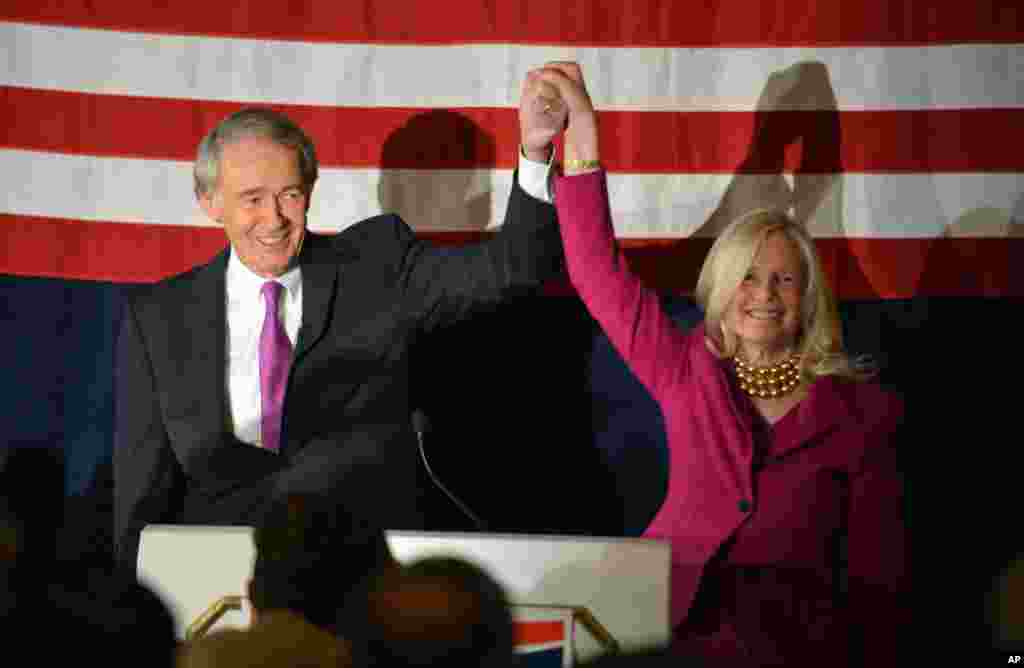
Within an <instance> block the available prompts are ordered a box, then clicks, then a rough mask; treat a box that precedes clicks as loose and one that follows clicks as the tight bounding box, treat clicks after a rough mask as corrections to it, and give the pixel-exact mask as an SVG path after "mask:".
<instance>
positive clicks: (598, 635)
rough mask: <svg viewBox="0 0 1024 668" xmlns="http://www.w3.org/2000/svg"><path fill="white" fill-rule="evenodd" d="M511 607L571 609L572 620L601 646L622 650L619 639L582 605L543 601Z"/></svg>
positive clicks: (617, 651) (607, 649)
mask: <svg viewBox="0 0 1024 668" xmlns="http://www.w3.org/2000/svg"><path fill="white" fill-rule="evenodd" d="M512 607H513V608H554V609H556V610H570V611H572V621H573V622H579V623H580V625H582V626H583V628H585V629H586V630H587V631H588V632H589V633H590V635H592V636H594V638H595V639H596V640H597V642H598V643H600V644H601V647H603V648H604V650H605V651H606V652H608V653H609V654H618V653H619V652H621V651H622V646H621V645H620V644H619V641H618V640H616V639H615V636H613V635H612V634H611V633H610V632H609V631H608V629H607V628H605V626H604V624H602V623H601V622H599V621H598V620H597V617H595V616H594V613H592V612H591V611H590V609H589V608H586V607H584V606H582V605H554V604H543V603H514V604H513V605H512Z"/></svg>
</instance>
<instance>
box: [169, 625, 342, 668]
mask: <svg viewBox="0 0 1024 668" xmlns="http://www.w3.org/2000/svg"><path fill="white" fill-rule="evenodd" d="M350 665H351V659H350V657H349V654H348V649H347V645H346V643H345V641H344V640H342V639H339V638H336V637H335V636H334V635H333V634H331V633H329V632H327V631H325V630H324V629H321V628H319V627H317V626H313V625H312V624H310V623H309V622H308V621H306V620H305V619H303V618H302V617H300V616H299V615H297V614H295V613H292V612H291V611H274V612H270V613H268V614H267V615H265V619H263V620H262V621H261V622H260V623H259V624H257V625H254V626H252V627H250V628H248V629H221V630H218V631H215V632H213V633H211V634H210V635H208V636H204V637H202V638H199V639H197V640H194V641H193V642H191V643H189V644H188V645H187V646H185V647H183V648H182V650H181V652H180V654H179V658H178V668H342V667H345V666H350Z"/></svg>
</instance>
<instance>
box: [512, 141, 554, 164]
mask: <svg viewBox="0 0 1024 668" xmlns="http://www.w3.org/2000/svg"><path fill="white" fill-rule="evenodd" d="M552 149H553V147H552V146H551V144H547V145H545V146H544V147H543V148H531V147H529V146H527V145H526V144H520V145H519V152H520V153H521V154H522V156H523V157H524V158H526V159H527V160H529V161H531V162H539V163H541V164H545V165H546V164H547V163H549V162H550V161H551V151H552Z"/></svg>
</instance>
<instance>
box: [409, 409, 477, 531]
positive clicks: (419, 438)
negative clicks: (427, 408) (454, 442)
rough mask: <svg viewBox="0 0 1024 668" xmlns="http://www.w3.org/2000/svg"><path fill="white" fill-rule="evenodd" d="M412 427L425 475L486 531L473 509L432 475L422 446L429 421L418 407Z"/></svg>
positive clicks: (414, 413) (428, 427) (475, 523)
mask: <svg viewBox="0 0 1024 668" xmlns="http://www.w3.org/2000/svg"><path fill="white" fill-rule="evenodd" d="M412 428H413V431H415V432H416V442H417V443H418V444H419V449H420V459H422V460H423V466H424V468H426V469H427V475H429V476H430V479H431V480H433V481H434V484H435V485H437V486H438V488H439V489H440V490H441V491H442V492H444V493H445V495H447V496H448V498H449V499H451V500H452V503H454V504H455V505H456V506H458V507H459V510H461V511H462V513H463V514H464V515H465V516H466V517H468V518H469V519H470V521H472V522H473V525H474V526H476V528H477V530H478V531H487V528H486V526H485V525H484V523H483V522H482V521H480V518H479V517H477V516H476V515H475V514H474V513H473V511H471V510H470V509H469V508H467V507H466V504H464V503H463V502H462V501H459V499H458V498H457V497H456V496H455V495H454V494H452V493H451V491H449V490H448V488H447V487H445V486H444V484H443V483H442V482H441V480H440V479H439V478H438V477H437V476H436V475H434V470H433V469H432V468H430V462H428V461H427V450H426V448H424V447H423V435H424V434H425V433H426V432H427V431H429V429H430V422H429V420H427V414H426V413H424V412H423V411H421V410H419V409H417V410H414V411H413V412H412Z"/></svg>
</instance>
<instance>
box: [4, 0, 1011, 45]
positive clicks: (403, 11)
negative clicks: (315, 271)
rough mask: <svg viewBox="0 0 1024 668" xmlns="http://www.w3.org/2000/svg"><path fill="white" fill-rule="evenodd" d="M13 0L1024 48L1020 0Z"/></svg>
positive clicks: (218, 20) (67, 7) (549, 34)
mask: <svg viewBox="0 0 1024 668" xmlns="http://www.w3.org/2000/svg"><path fill="white" fill-rule="evenodd" d="M109 6H110V7H112V9H108V10H106V11H103V10H99V9H97V8H96V3H95V2H93V1H92V0H6V2H4V3H3V4H2V5H0V19H6V20H10V21H24V22H30V23H42V24H52V25H63V26H76V27H83V28H102V29H110V30H126V31H137V32H153V33H165V34H183V35H196V34H205V35H216V36H229V37H245V38H263V39H281V40H301V41H310V42H373V43H385V44H452V43H472V42H480V43H495V42H518V43H526V44H568V45H577V46H657V47H688V46H752V47H753V46H812V45H814V46H840V45H903V46H913V45H925V44H936V43H946V44H952V43H993V44H996V43H1014V42H1020V41H1024V6H1022V5H1021V4H1020V3H1016V2H994V3H990V2H975V3H971V2H959V3H952V2H944V3H939V4H938V5H936V3H935V2H933V0H901V1H900V2H896V3H894V2H891V1H890V0H861V1H860V2H826V1H824V0H776V1H775V2H750V0H721V1H719V2H696V3H694V2H674V3H673V2H663V1H662V0H632V1H631V2H621V1H620V2H610V1H607V0H606V1H600V2H595V1H593V0H562V1H560V2H551V1H550V0H520V1H518V2H478V1H477V0H448V2H447V3H445V6H444V11H438V6H437V5H435V4H434V3H416V2H408V1H407V0H376V1H375V2H361V3H352V2H337V0H306V2H303V3H300V5H299V6H298V7H296V4H295V3H253V4H252V5H250V6H249V7H246V6H244V5H238V4H236V3H221V2H206V1H202V0H192V1H188V0H184V1H181V2H173V3H161V4H160V5H159V6H153V5H152V4H148V3H141V2H126V3H116V4H111V5H109Z"/></svg>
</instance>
